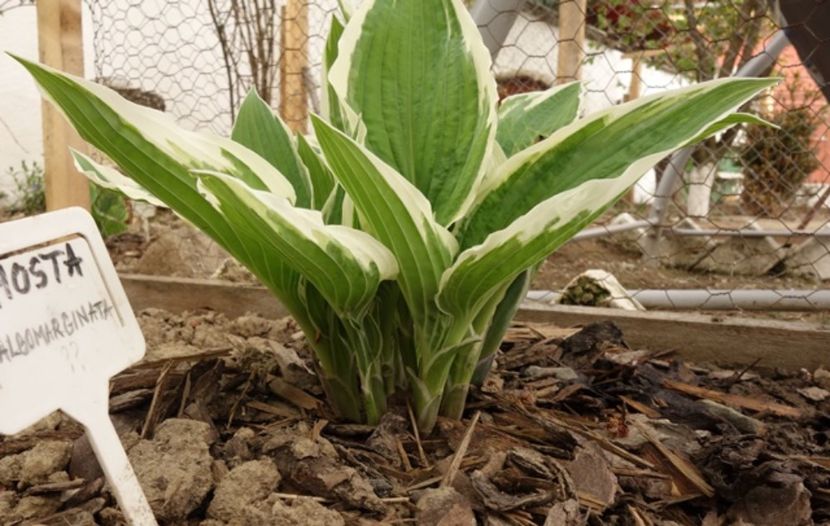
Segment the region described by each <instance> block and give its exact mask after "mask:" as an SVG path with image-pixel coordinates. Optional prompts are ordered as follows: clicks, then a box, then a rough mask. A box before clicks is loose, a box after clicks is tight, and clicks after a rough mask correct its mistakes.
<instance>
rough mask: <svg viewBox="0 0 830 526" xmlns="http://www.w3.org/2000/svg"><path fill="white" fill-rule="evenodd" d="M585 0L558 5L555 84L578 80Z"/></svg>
mask: <svg viewBox="0 0 830 526" xmlns="http://www.w3.org/2000/svg"><path fill="white" fill-rule="evenodd" d="M586 10H587V1H586V0H562V1H561V2H560V3H559V46H558V48H559V57H558V60H557V63H556V82H558V83H560V84H561V83H564V82H570V81H572V80H579V78H580V72H581V69H582V62H583V61H584V60H585V45H586V43H585V24H586V23H585V13H586Z"/></svg>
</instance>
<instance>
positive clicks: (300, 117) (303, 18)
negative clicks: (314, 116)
mask: <svg viewBox="0 0 830 526" xmlns="http://www.w3.org/2000/svg"><path fill="white" fill-rule="evenodd" d="M306 1H307V0H287V1H286V3H285V6H283V8H282V27H281V30H282V31H281V38H280V40H281V43H282V57H280V115H282V118H283V120H285V122H286V124H288V126H289V127H291V129H292V130H294V131H295V132H297V133H305V132H306V125H307V122H308V93H307V92H306V82H305V75H306V70H307V69H308V53H307V49H308V5H307V4H306Z"/></svg>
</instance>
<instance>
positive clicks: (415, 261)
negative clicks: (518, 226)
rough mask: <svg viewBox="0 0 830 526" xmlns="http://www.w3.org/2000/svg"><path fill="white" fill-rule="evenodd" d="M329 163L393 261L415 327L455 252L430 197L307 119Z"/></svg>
mask: <svg viewBox="0 0 830 526" xmlns="http://www.w3.org/2000/svg"><path fill="white" fill-rule="evenodd" d="M311 121H312V124H313V126H314V130H315V133H316V136H317V141H318V142H319V143H320V147H321V148H322V150H323V154H324V155H325V157H326V160H328V164H329V167H330V168H331V170H332V173H334V176H335V177H336V178H337V179H338V181H339V182H340V184H341V185H342V186H343V188H344V189H345V190H346V193H347V194H348V195H349V197H351V199H352V201H354V203H355V206H356V207H357V209H358V211H359V212H360V217H361V221H365V222H366V224H367V227H368V228H367V230H369V231H370V232H371V233H372V234H373V235H374V237H375V238H377V239H379V240H380V241H381V242H382V243H383V244H384V245H386V246H387V247H388V248H389V249H390V250H391V251H392V253H393V254H394V255H395V258H396V259H397V261H398V267H399V269H400V273H399V275H398V283H399V284H400V287H401V291H402V293H403V295H404V298H405V299H406V302H407V305H408V306H409V309H410V312H411V313H412V316H413V319H414V320H415V321H416V325H418V324H419V323H420V324H423V323H424V322H425V321H426V320H427V319H428V318H429V317H431V316H434V315H435V295H436V293H437V292H438V283H439V280H440V279H441V275H442V273H443V272H444V270H445V269H446V268H447V267H449V265H450V264H451V263H452V258H453V256H454V255H455V253H456V252H457V244H456V242H455V238H453V237H452V234H450V233H449V232H448V231H447V230H446V229H445V228H444V227H442V226H441V225H440V224H438V223H437V222H436V221H435V220H434V219H433V215H432V209H431V208H430V204H429V201H427V199H426V198H425V197H424V196H423V194H421V192H420V191H418V189H417V188H415V187H414V186H413V185H412V184H411V183H410V182H409V181H407V180H406V179H404V177H403V176H402V175H401V174H399V173H397V172H396V171H395V169H394V168H392V167H391V166H389V165H388V164H386V163H384V162H383V161H382V160H380V159H379V158H378V157H377V156H375V155H374V154H372V153H371V152H369V151H368V150H367V149H366V148H364V147H363V146H361V145H359V144H357V143H356V142H355V141H354V140H353V139H351V138H350V137H348V136H347V135H345V134H344V133H343V132H341V131H340V130H338V129H336V128H334V127H333V126H331V125H330V124H329V123H327V122H325V121H323V120H321V119H320V118H318V117H316V116H312V118H311Z"/></svg>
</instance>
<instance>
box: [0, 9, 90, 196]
mask: <svg viewBox="0 0 830 526" xmlns="http://www.w3.org/2000/svg"><path fill="white" fill-rule="evenodd" d="M83 24H84V27H89V24H90V17H89V12H88V11H84V14H83ZM85 37H87V38H85V40H86V41H87V42H86V44H85V46H84V47H85V49H86V51H87V52H86V57H85V69H86V71H87V72H89V71H91V68H92V45H91V35H85ZM0 51H2V52H9V53H15V54H17V55H20V56H22V57H24V58H27V59H30V60H37V58H38V54H37V21H36V13H35V8H34V7H31V6H26V7H20V8H17V9H12V10H11V11H9V12H7V13H5V14H3V15H2V16H0ZM40 118H41V101H40V94H39V93H38V91H37V88H36V87H35V84H34V82H33V81H32V79H31V77H30V76H29V74H28V73H26V70H24V69H23V67H22V66H20V64H18V63H17V62H15V61H14V60H12V59H11V58H10V57H9V56H8V55H6V54H5V53H0V192H6V193H10V192H11V190H12V188H13V184H12V179H11V177H9V176H8V174H7V170H8V168H10V167H14V168H18V167H19V166H20V163H21V161H26V162H32V161H37V162H38V163H39V164H41V166H42V165H43V144H42V140H41V137H42V130H41V122H40Z"/></svg>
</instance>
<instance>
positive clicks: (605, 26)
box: [84, 0, 830, 320]
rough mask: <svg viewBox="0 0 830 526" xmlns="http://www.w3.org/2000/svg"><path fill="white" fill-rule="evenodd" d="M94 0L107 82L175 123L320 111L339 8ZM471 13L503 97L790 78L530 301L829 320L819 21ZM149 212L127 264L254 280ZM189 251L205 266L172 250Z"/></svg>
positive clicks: (750, 2)
mask: <svg viewBox="0 0 830 526" xmlns="http://www.w3.org/2000/svg"><path fill="white" fill-rule="evenodd" d="M84 1H85V2H86V4H87V6H88V8H89V9H90V11H91V13H92V17H91V18H92V27H91V28H87V30H88V31H91V32H92V34H93V38H92V40H93V45H94V56H95V67H94V69H95V75H96V77H97V79H98V80H99V81H101V82H104V83H105V84H108V85H110V86H111V87H113V88H115V89H117V90H118V91H120V92H121V93H122V94H123V95H125V96H126V97H128V98H131V99H132V100H134V101H136V102H139V103H141V104H146V105H149V106H153V107H156V108H158V109H162V110H164V111H166V112H169V113H171V114H172V115H173V116H175V118H176V119H177V120H178V121H179V123H180V124H181V125H183V126H186V127H188V128H192V129H210V130H212V131H215V132H218V133H223V134H227V133H228V132H229V130H230V127H231V125H232V122H233V115H234V113H235V112H236V110H237V109H238V107H239V104H240V101H241V100H242V98H243V97H244V95H245V93H246V92H247V91H248V90H250V89H252V88H255V89H257V91H258V92H259V93H260V95H261V96H262V97H263V98H265V100H267V101H269V103H271V105H272V106H273V107H274V108H275V109H276V110H279V111H280V112H281V114H282V115H283V116H284V117H285V118H286V119H287V120H288V122H289V124H290V125H291V126H292V127H293V128H295V129H296V130H303V129H304V126H305V124H306V123H305V119H306V116H307V114H308V112H310V111H319V109H320V108H319V105H320V102H319V101H320V89H321V87H320V77H321V68H322V66H321V62H322V54H323V49H324V45H325V38H326V34H327V31H328V26H329V21H330V19H331V16H332V14H333V13H335V12H336V11H337V9H338V2H337V0H307V1H295V0H199V1H194V2H180V1H178V0H84ZM468 3H469V4H474V5H471V9H472V12H473V14H474V16H475V17H476V20H477V22H478V23H479V26H480V28H481V31H482V34H483V36H484V37H485V41H486V43H487V44H488V46H489V47H490V48H491V51H492V53H493V60H494V66H493V69H494V74H495V76H496V78H497V80H498V84H499V94H500V96H501V97H506V96H508V95H510V94H514V93H518V92H523V91H529V90H539V89H545V88H547V87H550V86H552V85H554V84H556V83H557V82H561V81H564V80H570V79H573V78H579V79H580V80H581V81H582V82H583V83H584V85H585V98H584V112H586V113H588V112H593V111H597V110H601V109H604V108H606V107H608V106H610V105H612V104H617V103H621V102H625V101H630V100H635V99H637V98H639V97H643V96H647V95H650V94H653V93H658V92H660V91H662V90H665V89H670V88H675V87H681V86H687V85H690V84H692V83H694V82H699V81H705V80H710V79H715V78H721V77H725V76H733V75H740V74H746V73H747V72H750V73H752V74H753V75H756V76H757V75H761V76H765V75H775V76H779V77H781V79H782V81H781V83H780V85H779V87H777V88H774V89H771V90H769V92H768V93H767V94H766V95H765V96H764V97H762V98H760V99H759V100H757V101H755V102H753V103H752V104H751V106H750V107H748V108H746V111H751V112H755V113H757V114H759V115H761V116H762V117H763V118H765V119H767V120H768V121H770V122H772V123H774V124H775V125H776V127H769V126H760V125H749V126H742V127H739V128H735V129H733V130H731V131H728V132H725V133H721V134H720V135H718V136H717V137H715V138H712V139H709V140H707V141H706V142H704V143H703V144H702V145H700V146H698V147H695V148H693V149H691V150H687V151H685V152H683V153H682V154H680V155H675V156H673V157H672V158H671V159H666V160H664V161H662V162H661V163H660V164H659V165H658V166H657V167H656V168H655V169H654V170H652V171H650V172H649V173H648V174H647V175H646V176H645V177H644V178H643V179H642V180H641V181H640V183H639V184H638V185H637V187H636V188H635V189H633V190H632V192H631V193H630V194H629V195H627V196H625V197H624V198H623V199H622V200H621V201H620V202H619V203H618V204H617V205H615V206H614V207H613V208H612V209H611V210H609V211H608V213H607V214H606V215H605V216H604V217H602V218H601V219H600V220H599V221H598V222H597V223H596V224H595V225H594V226H593V227H592V228H590V229H588V230H586V231H585V232H583V233H582V234H581V235H580V237H579V239H577V240H575V241H573V242H571V243H569V244H568V245H567V246H565V247H563V249H562V250H560V251H559V252H558V253H557V254H556V255H554V256H553V257H551V258H550V259H549V260H548V261H547V262H546V263H545V264H544V265H543V266H542V267H541V268H540V270H539V273H538V275H537V278H536V282H535V283H534V287H533V288H534V289H537V290H536V292H534V297H535V298H536V299H540V300H545V301H550V300H557V301H566V302H570V303H600V304H607V303H609V302H613V301H615V300H616V299H618V297H617V296H618V295H620V294H633V297H634V299H635V300H637V301H634V302H631V303H633V304H635V305H636V304H637V302H639V303H641V304H644V305H645V306H646V307H649V308H694V309H703V310H707V309H720V308H739V309H750V310H752V309H768V310H792V309H796V310H813V311H819V313H818V314H817V313H815V312H814V313H812V314H810V316H811V319H819V320H821V319H823V314H821V313H820V311H821V310H825V309H827V307H828V306H830V301H828V292H830V291H828V289H827V286H826V280H828V279H830V226H827V224H828V220H830V199H829V198H830V142H828V123H830V113H828V111H827V100H826V98H825V95H824V94H822V92H821V87H823V86H819V85H818V84H817V82H816V80H814V77H813V74H812V73H811V71H810V69H808V66H814V65H815V63H816V62H817V61H816V60H815V58H816V57H817V56H818V55H817V54H819V53H830V51H828V49H830V48H828V47H827V35H826V33H825V34H824V35H823V36H822V34H821V31H824V29H823V28H819V29H815V28H813V29H812V32H811V34H812V35H813V37H814V38H813V49H812V54H811V50H810V49H807V50H806V51H805V49H803V48H804V45H803V43H802V45H801V48H800V49H798V50H796V49H794V48H793V47H792V46H791V45H789V44H788V42H787V39H786V37H785V36H784V35H783V33H782V32H781V29H782V28H784V27H785V26H787V27H788V28H789V29H790V30H792V29H793V28H796V27H799V26H804V24H805V23H807V22H805V21H808V20H809V19H810V18H809V13H807V15H805V16H806V18H803V19H800V20H794V19H793V17H792V16H789V17H785V16H784V15H783V14H782V13H781V12H779V10H778V8H777V7H776V6H773V5H770V4H768V3H767V2H766V0H718V1H713V0H671V1H669V0H653V1H648V0H587V2H586V1H585V0H568V3H567V4H565V3H560V2H559V1H558V0H527V1H515V0H479V1H478V2H468ZM814 5H815V6H819V7H816V8H815V9H819V8H820V5H819V4H814ZM785 19H788V20H790V22H785V21H784V20H785ZM789 34H790V36H792V34H794V33H792V32H791V33H789ZM813 73H814V72H813ZM818 78H819V79H820V77H818ZM819 82H822V81H821V80H819ZM598 155H601V152H598ZM150 214H151V212H141V211H140V212H139V213H138V214H137V215H138V216H141V217H144V218H145V219H144V220H143V221H140V223H141V225H143V226H141V227H140V229H139V231H134V232H132V233H130V234H123V235H122V236H119V237H118V239H115V240H114V241H113V242H112V246H113V250H114V252H116V253H117V254H119V257H121V258H122V259H121V265H122V268H124V269H126V270H134V271H141V272H155V273H171V274H176V275H191V276H196V277H207V276H208V275H221V276H222V277H229V276H230V277H232V278H233V279H245V277H244V276H242V277H240V274H239V273H237V272H235V271H232V270H231V271H229V270H228V264H227V262H224V260H223V256H222V254H221V253H219V252H216V251H214V250H213V249H212V248H210V244H209V243H207V242H204V243H203V242H202V241H198V242H196V241H194V239H195V237H194V235H193V234H187V235H184V234H182V232H184V230H183V229H184V227H180V226H179V225H177V224H175V220H174V219H172V218H166V217H162V220H159V216H157V217H156V220H152V221H147V220H146V217H148V216H149V215H150ZM162 216H164V214H162ZM159 224H161V225H162V226H161V227H160V226H158V225H159ZM174 231H175V232H178V233H177V234H176V235H178V236H179V238H178V239H179V241H176V240H175V239H176V238H174V237H171V235H172V234H171V232H174ZM182 236H184V237H182ZM202 245H204V247H202ZM199 247H202V248H199ZM195 249H198V250H202V252H201V254H202V256H201V257H196V258H195V259H194V258H193V257H180V256H173V255H171V254H174V253H176V252H177V251H178V252H182V251H185V252H186V251H191V250H195ZM205 254H207V256H206V255H205ZM193 260H197V261H199V265H200V266H199V268H198V269H192V272H190V271H189V270H188V269H184V270H183V269H182V268H181V267H179V266H178V265H179V263H180V262H183V261H193ZM586 269H601V270H603V271H607V272H608V273H610V274H611V275H613V276H614V277H615V278H616V280H618V282H619V286H617V285H616V284H615V283H612V282H607V281H606V280H607V279H610V278H607V277H605V278H600V279H598V280H597V281H595V282H594V283H593V284H590V285H589V284H586V282H585V281H584V279H583V280H582V281H579V282H575V283H574V284H573V285H574V286H573V287H571V288H570V289H569V292H568V293H566V294H560V293H559V291H561V290H562V289H563V288H564V287H566V285H568V284H569V283H571V281H572V280H573V279H574V278H575V277H576V276H577V275H579V274H580V273H582V272H583V271H585V270H586ZM597 275H601V276H606V275H605V274H596V273H595V274H592V276H593V277H594V278H596V276H597Z"/></svg>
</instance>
